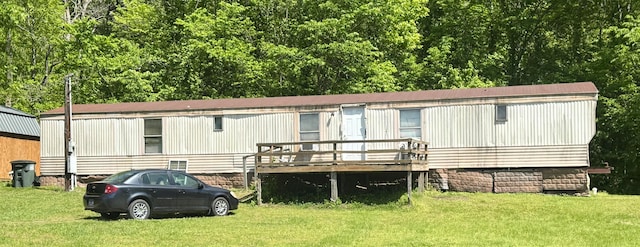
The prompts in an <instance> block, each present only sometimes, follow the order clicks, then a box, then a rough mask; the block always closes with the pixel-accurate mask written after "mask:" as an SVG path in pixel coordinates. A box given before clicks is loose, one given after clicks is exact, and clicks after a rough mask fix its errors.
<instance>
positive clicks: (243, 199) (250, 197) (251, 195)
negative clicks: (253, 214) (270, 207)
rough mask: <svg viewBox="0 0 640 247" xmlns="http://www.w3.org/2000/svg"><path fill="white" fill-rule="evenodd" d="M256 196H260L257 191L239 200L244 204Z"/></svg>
mask: <svg viewBox="0 0 640 247" xmlns="http://www.w3.org/2000/svg"><path fill="white" fill-rule="evenodd" d="M256 194H258V192H257V191H255V190H254V191H250V192H249V193H248V194H245V195H242V196H240V198H238V200H239V201H240V202H242V203H245V202H248V201H251V199H253V198H255V197H256Z"/></svg>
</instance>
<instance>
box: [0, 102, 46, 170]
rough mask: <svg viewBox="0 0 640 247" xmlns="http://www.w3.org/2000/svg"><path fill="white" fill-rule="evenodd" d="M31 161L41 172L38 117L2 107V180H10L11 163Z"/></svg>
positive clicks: (0, 136) (0, 152)
mask: <svg viewBox="0 0 640 247" xmlns="http://www.w3.org/2000/svg"><path fill="white" fill-rule="evenodd" d="M15 160H30V161H34V162H35V163H36V173H39V171H40V125H39V124H38V120H37V119H36V117H34V116H32V115H29V114H27V113H24V112H21V111H19V110H16V109H13V108H10V107H6V106H0V179H10V178H11V177H10V176H9V172H10V171H11V170H12V168H11V161H15Z"/></svg>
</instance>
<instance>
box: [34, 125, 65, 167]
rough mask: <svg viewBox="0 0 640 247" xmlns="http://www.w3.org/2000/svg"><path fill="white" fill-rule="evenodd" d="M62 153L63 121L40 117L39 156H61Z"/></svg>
mask: <svg viewBox="0 0 640 247" xmlns="http://www.w3.org/2000/svg"><path fill="white" fill-rule="evenodd" d="M63 153H64V121H63V120H49V119H40V156H41V157H42V158H46V157H55V156H62V155H63Z"/></svg>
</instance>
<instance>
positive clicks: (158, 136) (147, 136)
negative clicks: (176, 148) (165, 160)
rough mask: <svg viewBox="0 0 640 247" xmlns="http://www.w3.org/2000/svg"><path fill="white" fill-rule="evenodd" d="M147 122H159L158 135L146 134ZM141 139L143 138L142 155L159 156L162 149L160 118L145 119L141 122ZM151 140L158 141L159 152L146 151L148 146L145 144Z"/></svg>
mask: <svg viewBox="0 0 640 247" xmlns="http://www.w3.org/2000/svg"><path fill="white" fill-rule="evenodd" d="M147 121H159V122H160V134H151V133H147ZM143 125H144V128H143V138H144V153H145V154H161V153H162V151H163V149H164V147H163V145H162V119H161V118H145V119H144V121H143ZM151 139H154V140H155V139H159V140H160V143H159V144H158V145H160V150H159V152H149V150H148V146H147V145H149V144H148V143H147V142H148V140H151Z"/></svg>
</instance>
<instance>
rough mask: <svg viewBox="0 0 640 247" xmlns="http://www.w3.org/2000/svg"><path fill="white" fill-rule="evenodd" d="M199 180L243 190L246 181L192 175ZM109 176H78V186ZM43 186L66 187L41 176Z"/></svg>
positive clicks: (59, 180)
mask: <svg viewBox="0 0 640 247" xmlns="http://www.w3.org/2000/svg"><path fill="white" fill-rule="evenodd" d="M192 175H194V176H195V177H197V178H198V179H200V180H202V182H205V183H206V184H209V185H213V186H218V187H222V188H227V189H229V188H242V187H244V181H243V179H244V178H243V176H242V173H219V174H192ZM252 176H253V174H249V175H248V179H249V184H251V182H252V181H251V180H252V179H253V177H252ZM106 177H107V175H91V176H78V177H77V180H78V183H77V186H78V187H85V186H86V184H87V183H91V182H94V181H100V180H102V179H104V178H106ZM40 185H41V186H58V187H64V177H63V176H40Z"/></svg>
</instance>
